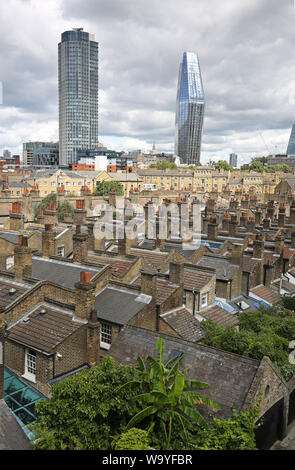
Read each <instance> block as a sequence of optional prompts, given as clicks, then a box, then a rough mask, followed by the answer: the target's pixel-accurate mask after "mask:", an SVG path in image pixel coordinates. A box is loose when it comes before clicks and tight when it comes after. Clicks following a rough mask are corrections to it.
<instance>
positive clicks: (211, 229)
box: [207, 217, 218, 240]
mask: <svg viewBox="0 0 295 470" xmlns="http://www.w3.org/2000/svg"><path fill="white" fill-rule="evenodd" d="M207 234H208V236H207V240H217V239H218V224H217V219H216V217H211V218H210V220H209V223H208V227H207Z"/></svg>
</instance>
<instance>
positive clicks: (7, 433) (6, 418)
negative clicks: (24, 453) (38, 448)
mask: <svg viewBox="0 0 295 470" xmlns="http://www.w3.org/2000/svg"><path fill="white" fill-rule="evenodd" d="M1 450H33V446H32V444H31V443H30V441H29V439H28V438H27V436H26V435H25V433H24V431H23V430H22V428H21V426H20V425H19V424H18V422H17V420H16V418H15V416H14V415H13V413H12V411H11V410H10V408H8V406H7V405H6V403H5V401H4V400H3V399H2V400H0V451H1Z"/></svg>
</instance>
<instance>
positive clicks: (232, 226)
mask: <svg viewBox="0 0 295 470" xmlns="http://www.w3.org/2000/svg"><path fill="white" fill-rule="evenodd" d="M237 228H238V220H237V216H236V215H232V216H231V220H230V222H229V235H230V236H231V237H234V236H235V235H236V233H237Z"/></svg>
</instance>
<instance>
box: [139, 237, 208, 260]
mask: <svg viewBox="0 0 295 470" xmlns="http://www.w3.org/2000/svg"><path fill="white" fill-rule="evenodd" d="M152 246H153V244H152V242H151V241H149V240H145V241H144V242H143V243H142V244H141V245H140V248H150V249H151V248H152ZM198 248H199V246H196V247H193V248H191V249H190V247H189V246H188V244H185V243H172V242H166V243H165V245H164V250H165V251H170V250H175V251H177V252H178V253H180V254H181V255H183V256H184V257H185V258H190V257H191V256H192V255H193V254H194V253H195V251H196V250H197V249H198Z"/></svg>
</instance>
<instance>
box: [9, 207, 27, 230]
mask: <svg viewBox="0 0 295 470" xmlns="http://www.w3.org/2000/svg"><path fill="white" fill-rule="evenodd" d="M23 227H24V221H23V216H22V206H21V203H20V202H13V203H12V210H11V211H10V213H9V230H13V231H15V232H19V231H20V230H22V229H23Z"/></svg>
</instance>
